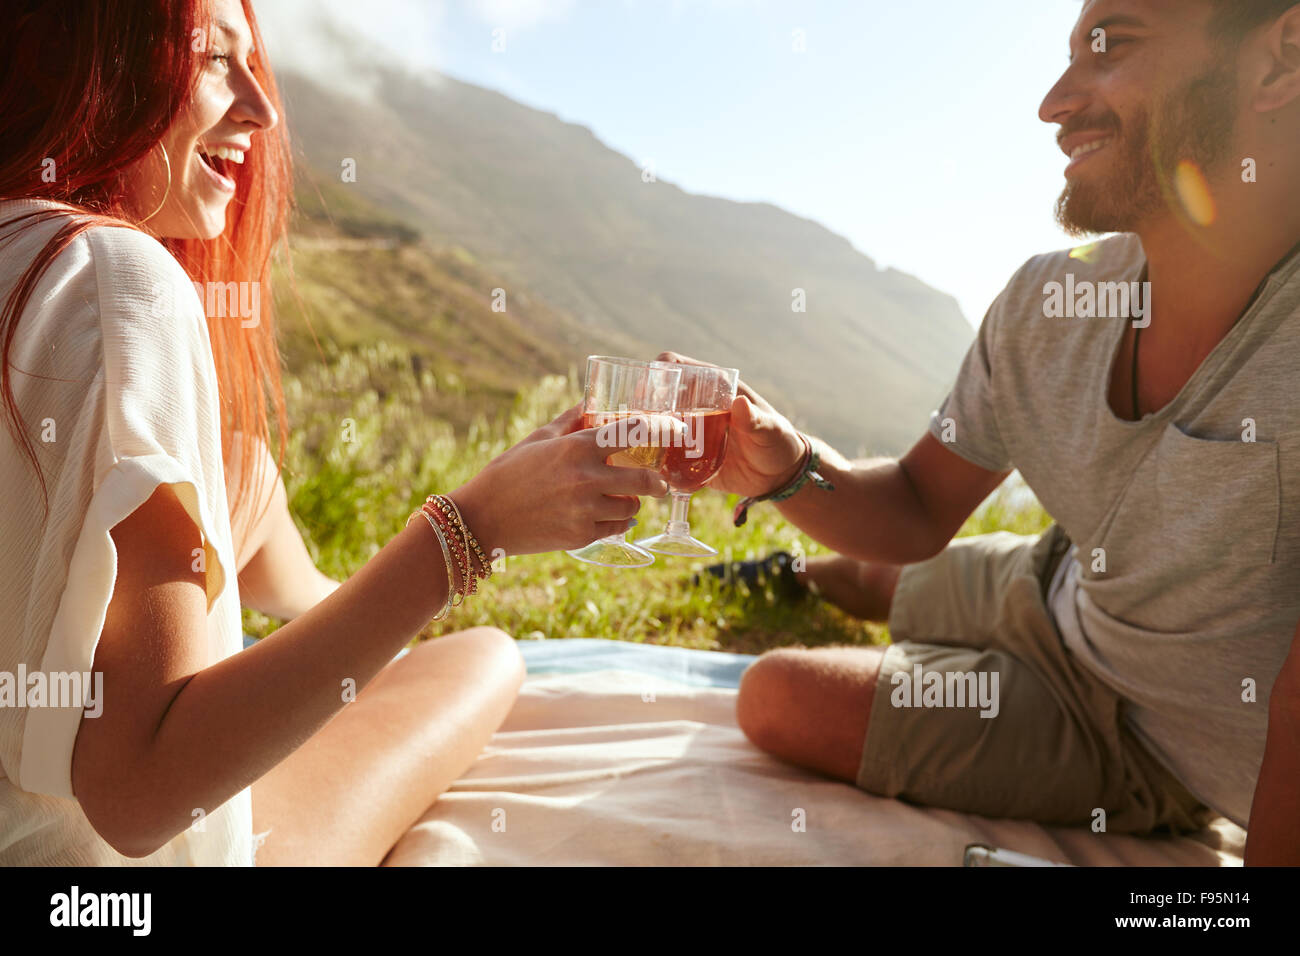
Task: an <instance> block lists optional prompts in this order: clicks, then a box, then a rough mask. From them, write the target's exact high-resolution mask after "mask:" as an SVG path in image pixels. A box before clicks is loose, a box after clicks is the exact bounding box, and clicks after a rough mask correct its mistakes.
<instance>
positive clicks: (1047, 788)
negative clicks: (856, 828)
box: [857, 525, 1216, 833]
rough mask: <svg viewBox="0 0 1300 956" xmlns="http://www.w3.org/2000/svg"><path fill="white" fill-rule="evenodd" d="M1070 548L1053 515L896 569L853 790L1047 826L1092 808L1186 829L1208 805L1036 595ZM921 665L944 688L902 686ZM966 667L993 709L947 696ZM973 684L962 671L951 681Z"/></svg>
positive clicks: (1141, 828)
mask: <svg viewBox="0 0 1300 956" xmlns="http://www.w3.org/2000/svg"><path fill="white" fill-rule="evenodd" d="M1069 547H1070V541H1069V538H1068V537H1067V536H1066V535H1065V532H1063V531H1061V530H1060V528H1059V527H1058V526H1056V525H1052V527H1050V528H1049V529H1048V530H1047V531H1045V532H1043V534H1042V535H1038V536H1024V535H1015V534H1010V533H1007V532H998V533H995V534H986V535H978V536H975V537H968V538H958V539H956V540H954V541H953V542H952V543H951V544H949V546H948V547H947V548H946V549H944V551H943V552H942V553H941V554H939V555H938V556H936V557H934V558H931V559H930V560H928V561H923V562H921V563H919V564H910V565H907V566H905V567H904V568H903V571H902V573H901V575H900V576H899V579H898V588H897V590H896V591H895V594H894V601H893V606H892V609H891V612H890V619H889V628H890V634H891V636H892V638H893V640H894V644H892V645H891V646H890V647H889V648H888V649H887V651H886V652H885V655H884V659H883V662H882V664H881V669H880V677H879V680H878V681H877V684H876V694H875V700H874V701H873V703H872V707H871V717H870V721H869V722H868V725H867V726H868V731H867V737H866V742H865V745H864V748H863V753H862V762H861V764H860V766H859V769H858V779H857V784H858V786H859V787H861V788H862V789H863V790H866V791H868V792H870V793H875V794H880V795H882V796H887V797H898V798H900V799H903V800H907V801H911V802H914V803H919V804H924V805H926V806H932V807H944V808H947V809H952V810H960V811H963V812H967V813H977V814H981V815H983V816H989V817H1014V818H1018V819H1027V820H1035V821H1038V822H1040V823H1049V824H1064V825H1093V822H1094V820H1099V819H1100V818H1101V815H1100V814H1098V813H1097V810H1099V809H1100V810H1104V811H1105V830H1106V831H1107V832H1111V833H1148V832H1151V831H1153V830H1159V829H1168V830H1170V831H1173V832H1190V831H1194V830H1199V829H1201V828H1202V827H1203V826H1204V825H1205V824H1206V823H1208V822H1209V821H1210V820H1211V819H1213V818H1214V817H1215V816H1216V814H1214V813H1213V812H1211V811H1210V810H1209V809H1208V808H1207V807H1206V806H1205V805H1204V804H1202V803H1200V802H1199V801H1198V800H1197V799H1196V798H1195V797H1194V796H1192V795H1191V794H1190V793H1189V792H1188V791H1187V790H1186V789H1185V788H1184V787H1183V786H1182V785H1181V784H1180V783H1179V782H1178V781H1177V780H1176V779H1175V778H1174V777H1173V775H1172V774H1171V773H1170V772H1169V771H1168V770H1166V769H1165V768H1164V767H1163V766H1162V765H1161V764H1160V763H1158V762H1157V761H1156V759H1155V758H1154V757H1152V756H1151V755H1150V754H1149V753H1148V752H1147V751H1146V750H1145V749H1144V748H1143V747H1142V745H1141V744H1140V743H1139V742H1138V741H1137V739H1136V738H1135V737H1134V736H1133V735H1132V733H1131V732H1130V731H1129V730H1128V728H1127V727H1126V726H1125V725H1124V723H1123V721H1122V719H1121V718H1122V701H1121V699H1120V697H1119V696H1118V695H1117V694H1116V693H1115V691H1113V690H1111V689H1110V688H1109V687H1107V686H1106V685H1104V684H1102V683H1101V682H1100V681H1099V680H1097V679H1096V678H1095V677H1093V676H1092V674H1091V673H1090V672H1088V671H1086V670H1085V669H1084V668H1083V667H1082V666H1080V664H1079V663H1078V661H1077V660H1076V658H1075V657H1074V656H1073V655H1072V654H1071V653H1070V651H1069V650H1068V649H1067V648H1066V647H1065V644H1064V643H1063V642H1062V639H1061V634H1060V632H1059V631H1058V630H1057V628H1056V624H1055V622H1054V621H1053V619H1052V616H1051V614H1050V613H1049V611H1048V609H1047V604H1046V599H1047V590H1048V586H1049V584H1050V582H1051V580H1052V575H1053V572H1054V571H1055V570H1056V567H1057V565H1058V564H1059V563H1060V561H1061V559H1062V557H1063V556H1064V555H1065V553H1066V552H1067V551H1068V550H1069ZM918 664H919V665H921V676H920V679H919V680H918V679H917V678H918V675H917V674H916V671H915V667H916V665H918ZM930 671H937V672H940V673H941V675H943V677H944V687H943V693H942V694H941V693H940V692H939V690H937V689H935V690H931V692H930V693H929V694H925V693H922V694H919V695H915V694H912V693H911V692H912V691H913V690H914V689H915V688H917V687H920V688H921V689H922V690H924V688H925V686H926V679H925V677H924V675H925V674H926V673H928V672H930ZM965 672H970V673H973V674H975V675H976V677H977V678H978V676H979V675H980V674H981V673H983V674H984V678H985V690H986V691H987V692H988V693H987V694H986V696H985V700H990V699H992V698H991V691H992V689H993V686H994V685H993V678H992V675H993V674H995V673H996V674H997V696H996V701H997V712H996V715H994V716H989V717H981V716H980V711H981V709H984V710H986V711H988V712H989V713H992V711H993V708H992V707H984V708H981V707H980V705H979V704H978V703H977V702H976V703H975V705H974V706H969V704H970V703H971V701H970V700H968V701H967V704H968V706H953V705H954V704H960V703H961V699H960V697H958V695H957V693H956V692H957V690H958V684H959V683H960V682H959V681H957V680H956V679H953V680H952V681H951V682H950V681H949V679H948V677H947V675H948V674H949V673H952V674H956V673H965ZM895 674H899V675H900V676H899V678H897V679H895V677H894V675H895ZM930 680H931V681H933V680H934V679H933V678H931V679H930ZM904 683H905V684H907V685H908V686H907V687H906V688H904V687H903V684H904ZM949 686H951V688H952V689H951V691H949V690H948V688H949ZM972 687H973V684H972V682H971V681H970V680H969V679H968V680H967V681H966V683H965V684H964V686H962V687H961V689H962V690H966V689H969V688H972ZM905 694H906V696H905ZM909 696H910V697H919V698H920V699H919V700H909V699H908V697H909ZM971 696H972V697H976V696H977V695H971ZM927 700H928V702H929V703H931V704H933V703H936V702H939V701H942V702H943V703H944V704H945V706H937V707H936V706H924V704H925V703H926V702H927ZM918 703H919V704H922V706H915V704H918ZM1095 828H1096V829H1100V827H1095Z"/></svg>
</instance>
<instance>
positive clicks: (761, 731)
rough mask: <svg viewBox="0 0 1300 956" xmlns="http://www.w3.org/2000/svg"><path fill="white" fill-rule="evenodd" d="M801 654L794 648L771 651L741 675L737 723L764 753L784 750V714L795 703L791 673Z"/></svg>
mask: <svg viewBox="0 0 1300 956" xmlns="http://www.w3.org/2000/svg"><path fill="white" fill-rule="evenodd" d="M799 653H800V652H799V651H797V650H793V649H791V648H780V649H778V650H774V651H768V652H767V653H766V654H764V655H763V656H762V657H760V658H759V659H758V660H756V661H755V662H754V663H753V664H751V665H750V666H749V668H748V669H747V670H746V671H745V673H744V674H743V675H742V676H741V679H740V691H739V694H738V696H737V698H736V723H737V724H739V725H740V729H741V730H742V731H744V734H745V736H746V737H748V738H749V739H750V741H751V742H752V743H753V744H754V746H756V747H758V748H760V749H762V750H767V751H769V752H776V751H779V750H781V749H782V747H781V741H780V740H779V735H780V732H781V727H782V725H783V724H784V723H786V719H783V717H782V714H783V712H784V711H785V710H786V709H787V708H788V707H789V706H790V704H791V702H792V697H793V675H792V673H791V671H792V669H793V668H794V667H796V666H798V656H799Z"/></svg>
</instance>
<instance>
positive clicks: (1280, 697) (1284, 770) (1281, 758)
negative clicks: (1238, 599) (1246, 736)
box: [1245, 627, 1300, 866]
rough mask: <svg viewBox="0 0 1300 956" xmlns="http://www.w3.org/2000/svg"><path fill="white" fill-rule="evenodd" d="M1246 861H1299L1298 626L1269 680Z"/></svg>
mask: <svg viewBox="0 0 1300 956" xmlns="http://www.w3.org/2000/svg"><path fill="white" fill-rule="evenodd" d="M1245 862H1246V865H1247V866H1300V627H1297V629H1296V635H1295V638H1294V639H1293V640H1292V642H1291V653H1290V655H1289V656H1288V657H1287V659H1286V661H1285V663H1283V664H1282V670H1281V672H1280V673H1279V674H1278V675H1277V680H1276V681H1274V683H1273V691H1272V693H1271V694H1270V695H1269V702H1268V739H1267V741H1266V743H1265V744H1264V762H1263V763H1262V764H1261V765H1260V768H1259V780H1258V781H1257V782H1256V784H1255V800H1254V803H1252V804H1251V807H1250V826H1249V828H1248V829H1247V831H1246V860H1245Z"/></svg>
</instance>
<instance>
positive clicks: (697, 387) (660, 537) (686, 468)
mask: <svg viewBox="0 0 1300 956" xmlns="http://www.w3.org/2000/svg"><path fill="white" fill-rule="evenodd" d="M681 369H682V377H681V382H680V384H679V385H678V388H677V410H676V412H674V415H675V416H676V417H677V418H679V419H680V420H681V421H682V422H684V423H685V425H686V428H685V430H684V434H685V442H684V443H683V444H682V445H681V446H674V447H672V448H669V449H668V454H667V455H666V456H665V457H664V463H663V467H662V468H661V469H660V474H661V475H663V477H664V480H665V481H667V482H668V487H669V490H670V491H671V492H672V497H673V507H672V514H671V515H670V516H669V519H668V528H667V530H665V531H664V533H663V534H657V535H655V536H654V537H652V538H643V539H642V540H640V541H638V542H636V543H637V545H638V546H639V547H642V548H645V549H646V550H647V551H653V552H655V553H656V554H670V555H676V556H678V557H685V558H711V557H713V556H714V555H715V554H717V553H718V552H717V549H716V548H712V547H710V546H709V545H707V544H705V543H704V542H703V541H701V540H699V539H698V538H695V537H692V536H691V525H690V522H689V520H688V518H687V516H688V514H689V513H690V508H691V495H692V494H694V493H695V492H696V491H699V490H700V489H701V488H703V487H704V486H705V485H706V484H708V483H709V481H710V480H712V478H713V476H714V475H716V474H717V473H718V472H719V471H721V470H722V462H723V460H724V459H725V458H726V455H727V435H728V433H729V432H730V430H731V406H732V403H734V402H735V400H736V385H737V383H738V382H739V381H740V370H739V369H734V368H718V367H717V366H713V365H682V366H681Z"/></svg>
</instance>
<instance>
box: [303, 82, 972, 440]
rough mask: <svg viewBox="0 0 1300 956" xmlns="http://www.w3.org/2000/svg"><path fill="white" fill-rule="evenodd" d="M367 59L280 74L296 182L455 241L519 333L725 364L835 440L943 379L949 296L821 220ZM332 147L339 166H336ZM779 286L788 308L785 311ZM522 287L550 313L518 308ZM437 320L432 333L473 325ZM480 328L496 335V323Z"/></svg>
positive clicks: (887, 433)
mask: <svg viewBox="0 0 1300 956" xmlns="http://www.w3.org/2000/svg"><path fill="white" fill-rule="evenodd" d="M374 76H375V82H374V83H373V84H372V87H373V89H372V91H371V92H370V93H369V94H368V95H366V96H359V97H353V96H349V95H347V94H344V93H341V92H339V91H337V90H336V89H334V88H333V87H332V86H331V87H330V88H327V87H325V86H323V85H320V84H318V83H316V82H314V81H313V80H311V79H309V78H307V77H306V76H303V75H301V74H296V73H291V72H285V73H283V74H282V75H281V76H280V82H281V87H282V89H283V92H284V95H285V105H286V112H287V114H288V122H289V127H290V130H291V132H292V135H293V137H294V143H295V155H296V158H297V160H298V162H299V169H300V175H301V176H302V185H301V186H300V189H299V192H300V195H303V196H308V197H316V198H317V199H319V200H320V202H321V204H322V205H323V206H324V207H327V208H328V209H329V210H330V211H331V212H338V213H339V214H338V215H335V217H334V218H335V223H336V225H338V226H339V227H340V228H342V229H343V230H344V231H346V229H347V217H348V214H347V209H348V208H349V207H356V208H358V209H361V210H378V211H380V212H381V213H382V216H383V217H384V218H385V220H386V222H387V223H388V225H387V226H385V227H384V228H388V229H391V230H392V231H393V233H394V236H395V239H396V241H398V242H399V244H400V243H401V242H408V241H409V239H410V238H411V237H412V236H414V235H418V236H420V237H423V238H424V239H425V240H427V242H428V243H430V244H432V245H433V246H437V247H445V248H455V249H459V250H461V251H462V253H463V254H466V255H467V256H468V257H469V258H470V259H472V261H473V262H474V263H475V266H476V268H477V269H479V270H480V272H481V274H476V275H475V276H473V277H470V278H472V281H479V280H482V281H483V282H486V281H493V282H496V283H498V285H495V286H486V285H482V286H480V287H477V288H476V290H475V291H476V294H477V295H478V296H479V298H480V299H482V300H484V301H486V299H487V298H488V297H489V296H490V295H491V292H492V289H493V288H497V287H500V288H503V289H504V290H505V293H506V300H505V301H506V313H505V314H506V315H516V316H517V318H518V324H517V328H518V330H519V331H520V332H521V333H522V332H526V331H528V330H530V329H531V332H532V334H533V336H534V338H540V339H541V340H542V341H552V336H570V335H573V334H575V330H577V332H576V335H577V338H576V339H569V338H563V339H555V340H554V341H555V342H556V344H562V345H563V346H564V348H563V349H562V351H565V352H566V353H567V354H573V353H572V352H571V351H570V350H571V349H574V348H577V349H579V350H582V349H586V350H588V351H598V350H603V349H605V348H608V347H609V346H608V343H611V342H618V343H620V344H621V345H622V348H623V351H625V352H626V351H629V350H632V354H639V355H643V356H647V357H652V356H653V355H654V354H655V353H656V352H658V351H659V350H661V349H674V350H676V351H679V352H684V353H686V354H689V355H693V356H695V357H697V358H700V359H704V360H708V361H713V362H716V363H718V364H724V365H734V366H737V367H739V368H740V369H741V372H742V375H743V376H744V378H745V380H746V381H747V382H749V383H750V384H751V385H753V386H754V387H755V388H757V389H758V390H759V391H760V392H762V393H763V394H764V395H766V396H767V397H768V398H769V399H770V400H772V402H773V404H775V405H776V406H777V407H778V408H779V409H781V410H782V411H784V412H786V413H787V414H788V415H790V417H791V418H793V419H795V420H796V421H797V422H799V423H801V424H802V425H804V426H805V427H807V428H809V429H811V430H812V431H815V432H817V433H819V434H821V435H823V436H824V437H826V438H827V439H828V440H830V441H832V442H833V443H834V444H836V445H837V446H838V447H840V448H841V449H842V450H843V451H845V452H846V453H850V454H851V453H855V452H862V451H870V452H872V453H887V454H897V453H900V452H902V451H904V450H906V448H907V447H909V446H910V445H911V443H912V442H913V441H915V439H916V438H917V437H918V436H919V435H920V434H921V432H922V430H923V429H924V428H925V426H926V422H927V419H928V415H929V412H930V410H931V409H932V408H934V407H935V406H936V405H937V404H938V402H939V401H940V399H942V397H943V395H944V393H945V391H946V389H947V388H948V386H949V385H950V384H951V382H952V379H953V376H954V375H955V373H956V370H957V367H958V365H959V364H960V361H961V358H962V356H963V355H964V353H965V350H966V348H967V346H968V345H969V343H970V341H971V338H972V335H973V333H972V330H971V328H970V326H969V325H968V324H967V322H966V321H965V320H964V319H963V317H962V315H961V312H960V310H959V309H958V307H957V304H956V302H955V300H954V299H952V298H951V297H950V296H948V295H945V294H943V293H940V292H937V291H936V290H934V289H932V288H930V287H928V286H926V285H925V284H924V283H922V282H921V281H919V280H918V279H916V278H914V277H912V276H909V275H906V274H904V273H902V272H898V271H896V270H893V269H888V270H883V271H882V270H879V269H877V268H876V266H875V264H874V263H873V262H872V260H871V259H869V258H868V257H866V256H864V255H862V254H861V253H859V252H857V251H856V250H855V249H854V248H853V247H852V246H851V245H850V244H849V242H848V241H847V240H845V239H844V238H842V237H840V236H838V235H836V234H834V233H832V232H830V231H829V230H827V229H826V228H824V227H822V226H821V225H819V224H817V223H815V222H812V221H809V220H807V219H802V218H800V217H797V216H794V215H791V214H790V213H787V212H785V211H783V210H781V209H779V208H777V207H775V206H772V205H769V204H763V203H741V202H733V201H730V200H724V199H717V198H712V197H707V196H698V195H693V194H690V193H687V192H685V191H683V190H681V189H679V188H678V187H677V186H675V185H672V184H671V183H668V182H664V181H651V182H646V181H645V179H646V178H649V177H643V175H642V170H641V169H640V168H639V167H638V166H637V165H636V164H635V163H633V162H632V160H630V159H628V158H627V157H626V156H623V155H621V154H619V153H617V152H615V151H614V150H611V149H609V148H608V147H606V146H604V145H603V144H602V143H600V142H599V141H598V140H597V139H596V137H595V136H594V135H593V134H592V133H591V132H590V131H589V130H588V129H586V128H585V127H582V126H578V125H575V124H572V123H568V122H564V121H562V120H560V119H559V118H557V117H556V116H554V115H552V114H549V113H545V112H542V111H540V110H536V109H532V108H530V107H527V106H524V105H522V104H519V103H517V102H515V101H513V100H511V99H509V98H508V97H505V96H503V95H501V94H499V93H495V92H492V91H489V90H486V89H483V88H480V87H476V86H473V85H470V84H467V83H462V82H459V81H457V80H454V79H452V78H449V77H438V76H434V77H417V76H414V75H411V74H409V73H405V72H400V71H397V70H389V69H386V68H377V69H376V70H375V72H374ZM345 160H352V161H354V162H355V171H356V181H355V182H343V181H342V176H341V172H342V169H343V164H344V161H345ZM313 201H314V200H313ZM365 215H367V216H370V217H371V220H372V221H373V218H374V214H373V212H371V213H366V214H365ZM372 225H373V222H372ZM326 272H328V270H326ZM363 272H364V270H363ZM795 290H803V293H802V294H803V296H804V297H805V300H806V311H804V312H799V311H794V310H793V309H792V304H793V303H794V302H795V299H796V296H797V295H798V293H796V291H795ZM524 301H532V302H534V303H537V304H538V308H539V309H540V310H541V311H545V312H546V313H547V315H548V322H549V323H550V326H545V327H536V326H531V325H530V324H529V321H528V320H527V317H526V316H524V315H523V314H522V313H518V314H517V313H516V309H518V308H522V302H524ZM405 304H406V306H408V307H410V308H411V309H413V310H414V311H413V312H412V313H411V314H410V315H409V317H408V318H407V319H404V320H402V321H404V322H407V323H408V324H409V323H414V324H415V325H416V326H419V325H420V324H421V323H422V322H424V321H425V318H426V317H427V312H426V313H425V314H423V315H422V310H421V308H420V305H421V304H420V302H419V301H418V299H417V300H415V301H407V302H406V303H405ZM397 305H398V304H397V303H393V306H394V308H396V307H397ZM495 314H496V315H498V316H500V315H501V313H495ZM498 324H499V323H498ZM561 327H563V328H562V329H561ZM447 332H448V336H449V337H448V338H447V339H446V341H447V342H448V343H455V342H457V341H458V339H459V338H460V337H461V336H462V335H464V336H471V337H473V336H477V337H478V338H480V339H483V338H484V337H483V336H482V334H481V330H474V329H470V328H462V329H459V330H456V329H448V330H447ZM503 334H504V333H503ZM587 342H589V343H590V344H585V343H587ZM487 344H488V345H489V346H490V347H495V348H500V349H502V350H503V352H507V351H509V350H510V349H511V348H512V345H511V343H510V342H509V341H507V339H506V338H504V337H500V336H490V337H488V341H487ZM543 364H545V363H543ZM525 365H526V363H525ZM525 371H526V368H525V366H521V368H520V373H521V374H524V373H525Z"/></svg>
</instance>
